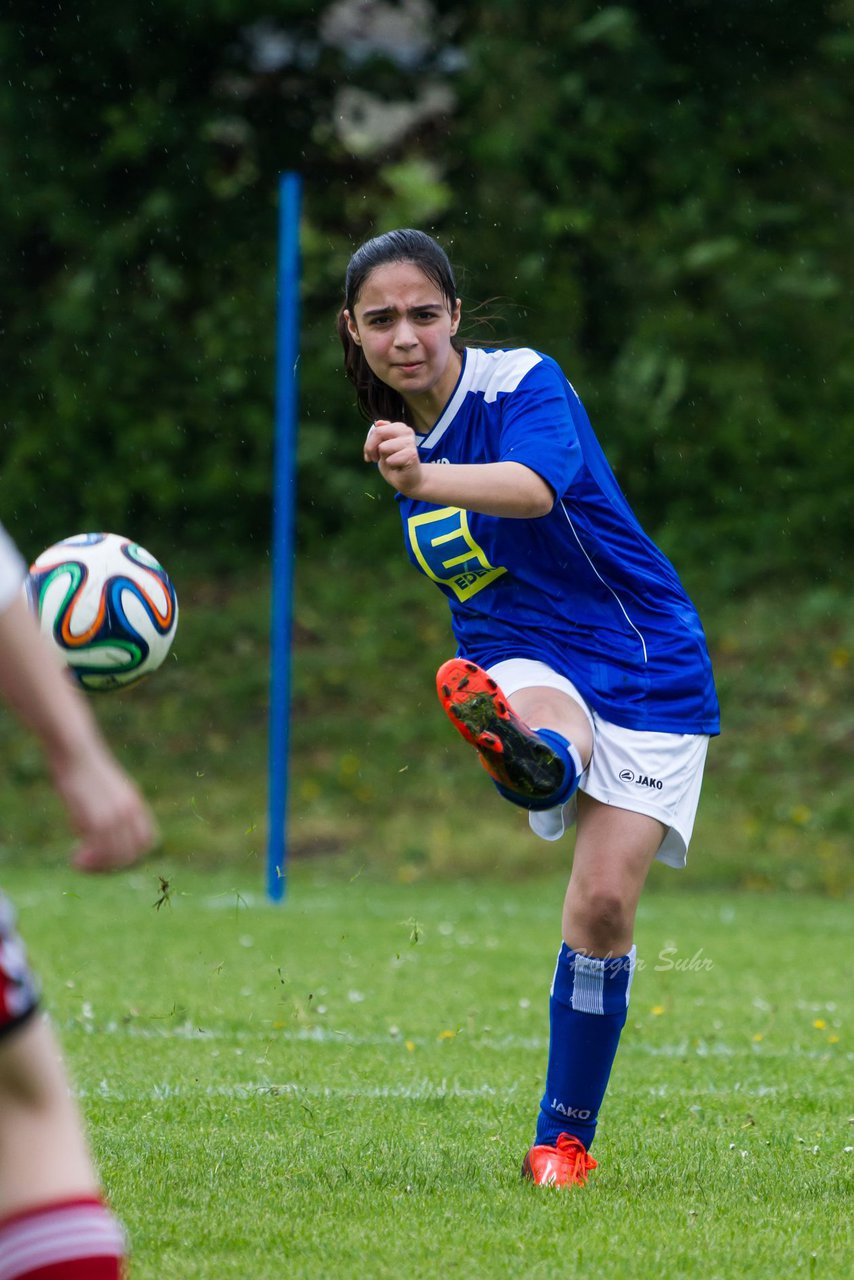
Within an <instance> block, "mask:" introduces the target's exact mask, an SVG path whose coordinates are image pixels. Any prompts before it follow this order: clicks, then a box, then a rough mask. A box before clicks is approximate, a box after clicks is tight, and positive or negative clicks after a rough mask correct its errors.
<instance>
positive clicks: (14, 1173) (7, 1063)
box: [0, 1013, 98, 1218]
mask: <svg viewBox="0 0 854 1280" xmlns="http://www.w3.org/2000/svg"><path fill="white" fill-rule="evenodd" d="M0 1117H2V1120H0V1218H3V1217H6V1216H7V1215H9V1214H12V1213H15V1212H17V1211H18V1210H19V1209H23V1208H28V1207H29V1206H30V1205H33V1204H38V1203H42V1202H50V1201H55V1200H64V1199H67V1198H69V1197H72V1196H93V1195H97V1194H98V1181H97V1178H96V1176H95V1170H94V1167H93V1164H92V1160H91V1157H90V1155H89V1150H88V1146H87V1144H86V1140H85V1137H84V1132H83V1125H82V1121H81V1119H80V1115H79V1112H78V1109H77V1105H76V1103H75V1101H74V1099H73V1098H72V1097H71V1094H70V1091H69V1087H68V1081H67V1078H66V1075H65V1071H64V1069H63V1067H62V1063H61V1061H60V1056H59V1046H58V1044H57V1042H56V1038H55V1037H54V1035H53V1032H52V1031H51V1029H50V1027H49V1026H48V1024H47V1022H46V1021H45V1019H44V1017H43V1016H42V1015H41V1014H39V1013H35V1014H34V1015H33V1016H32V1017H31V1018H30V1019H29V1021H28V1022H26V1023H24V1025H23V1026H22V1027H20V1028H18V1029H16V1030H14V1031H11V1032H9V1034H8V1035H7V1036H5V1037H4V1038H3V1039H2V1040H0Z"/></svg>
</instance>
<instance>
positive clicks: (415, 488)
mask: <svg viewBox="0 0 854 1280" xmlns="http://www.w3.org/2000/svg"><path fill="white" fill-rule="evenodd" d="M363 456H364V459H365V461H366V462H375V463H376V464H377V465H378V467H379V470H380V475H381V476H382V477H383V479H384V480H385V481H386V482H387V483H388V484H390V485H392V487H393V488H395V489H397V490H398V492H399V493H403V494H405V495H406V496H407V497H409V498H417V499H419V500H420V501H422V502H430V503H435V504H436V506H440V507H443V506H449V507H463V508H464V509H465V510H466V511H479V512H480V513H481V515H485V516H506V517H509V518H510V519H515V520H534V519H537V518H538V517H539V516H544V515H548V513H549V512H550V511H551V509H552V507H553V506H554V501H555V495H554V491H553V490H552V489H551V487H550V486H549V484H548V483H547V482H546V481H545V480H544V479H543V478H542V476H540V475H537V473H536V471H532V470H531V468H530V467H526V466H525V465H524V464H523V463H520V462H482V463H437V462H421V460H420V458H419V456H418V445H417V443H416V440H415V432H414V431H413V430H412V428H411V427H408V426H407V425H406V423H404V422H375V423H374V424H373V426H372V427H371V428H370V430H369V431H368V435H367V438H366V440H365V445H364V450H363Z"/></svg>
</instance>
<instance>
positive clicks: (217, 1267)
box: [0, 548, 854, 1280]
mask: <svg viewBox="0 0 854 1280" xmlns="http://www.w3.org/2000/svg"><path fill="white" fill-rule="evenodd" d="M161 554H162V553H161ZM170 567H172V568H173V572H174V573H175V576H176V580H177V583H178V589H179V595H180V597H181V604H182V620H181V624H180V630H179V634H178V639H177V641H176V644H175V648H174V655H173V657H172V658H170V660H169V663H168V665H167V667H166V668H165V669H164V670H163V671H162V672H160V673H158V675H157V676H156V677H155V678H154V679H152V680H151V681H150V683H148V684H145V685H143V686H141V687H140V688H139V689H137V690H131V691H129V692H128V693H127V694H124V695H116V696H108V697H104V698H101V699H98V700H97V702H96V705H97V709H98V714H99V717H100V718H101V720H102V722H103V724H104V725H105V728H106V730H107V732H108V734H109V737H110V740H111V742H112V743H113V744H114V745H115V747H116V749H117V751H118V753H119V754H120V755H121V756H122V758H123V759H125V760H126V761H127V762H128V763H129V764H130V765H131V767H132V768H133V770H134V772H135V773H136V774H137V776H138V777H139V778H140V780H141V781H142V783H143V785H144V787H145V789H146V791H147V793H148V794H149V796H150V797H151V799H152V801H153V803H154V807H155V809H156V811H157V815H158V818H159V820H160V823H161V825H162V828H163V834H164V841H163V846H162V848H161V849H160V850H159V851H158V852H157V853H156V854H155V855H154V856H153V857H152V858H151V859H150V861H149V862H148V863H147V864H146V865H145V866H144V867H142V868H139V869H137V870H135V871H134V872H132V873H129V874H127V875H124V876H121V877H119V878H117V879H114V880H107V881H103V880H90V879H83V878H80V877H75V876H74V875H73V874H72V873H71V872H70V871H68V870H67V869H66V866H65V860H66V857H67V851H68V846H69V840H68V836H67V833H66V830H65V826H64V823H63V821H62V819H61V814H60V812H59V810H58V807H57V805H56V802H55V801H54V800H53V798H52V797H51V796H50V794H49V789H48V787H47V785H46V779H45V774H44V767H43V763H42V760H41V757H40V755H39V753H38V751H37V749H36V747H35V745H34V744H33V743H32V741H30V740H29V739H27V738H25V737H21V736H19V735H17V734H16V733H15V731H14V729H13V727H12V726H11V724H10V722H9V721H8V719H6V718H5V717H0V749H2V751H3V755H4V769H5V776H6V778H7V781H8V783H9V785H8V786H7V787H6V788H4V795H3V808H2V815H0V883H2V884H3V886H4V888H5V889H6V891H7V892H8V893H9V894H10V896H12V898H13V899H14V900H15V902H16V904H17V905H18V907H19V910H20V914H21V917H22V926H23V930H24V933H25V936H26V938H27V940H28V942H29V945H30V949H31V951H32V953H33V956H34V960H35V962H36V966H37V968H38V969H39V971H40V973H41V974H42V977H43V979H44V982H45V987H46V992H47V1003H48V1005H49V1007H50V1008H51V1010H52V1012H53V1015H54V1017H55V1019H56V1021H57V1023H58V1025H59V1027H60V1030H61V1033H62V1038H63V1043H64V1044H65V1046H66V1050H67V1053H68V1057H69V1059H70V1063H71V1066H72V1069H73V1072H74V1075H75V1079H76V1081H77V1085H78V1087H79V1089H80V1091H81V1093H82V1096H83V1101H84V1106H85V1109H86V1113H87V1116H88V1117H89V1119H90V1122H91V1125H92V1132H93V1138H94V1142H95V1145H96V1148H97V1152H98V1156H99V1159H100V1162H101V1166H102V1169H103V1171H104V1175H105V1178H106V1181H107V1184H108V1187H109V1190H110V1194H111V1196H112V1198H113V1200H114V1202H115V1204H116V1206H117V1208H118V1209H119V1210H120V1212H121V1213H122V1215H123V1217H124V1218H125V1219H126V1221H127V1223H128V1225H129V1227H130V1230H131V1234H132V1237H133V1240H134V1245H135V1267H134V1273H133V1274H134V1280H146V1278H151V1280H153V1278H154V1277H157V1280H173V1277H174V1278H177V1277H181V1280H183V1278H184V1277H186V1278H187V1280H191V1278H193V1277H200V1278H201V1277H204V1278H210V1280H230V1278H232V1277H238V1276H240V1277H243V1276H249V1275H251V1276H258V1277H261V1280H267V1278H269V1280H274V1278H276V1280H277V1278H278V1277H280V1276H294V1277H303V1276H304V1277H316V1276H329V1277H338V1276H342V1277H343V1276H349V1275H351V1274H360V1275H363V1276H365V1277H367V1278H368V1280H372V1278H373V1277H378V1278H379V1277H397V1276H405V1277H425V1278H426V1277H432V1276H435V1275H437V1274H438V1273H439V1272H440V1271H441V1270H442V1269H445V1268H447V1269H450V1268H453V1269H454V1271H455V1272H456V1274H458V1275H460V1276H462V1277H472V1278H473V1280H478V1278H479V1277H481V1276H483V1277H486V1276H501V1277H504V1276H507V1277H513V1276H517V1275H518V1276H523V1275H524V1276H526V1277H537V1276H542V1277H553V1276H554V1275H559V1276H565V1275H566V1276H568V1275H588V1276H596V1277H598V1276H603V1277H615V1278H617V1280H619V1278H620V1277H626V1278H629V1277H630V1278H631V1280H645V1277H653V1276H655V1277H658V1276H661V1277H664V1278H665V1280H673V1278H678V1277H682V1276H686V1277H687V1276H696V1275H703V1277H704V1280H716V1278H717V1277H720V1278H721V1280H729V1277H742V1276H745V1277H763V1278H765V1277H767V1278H768V1280H772V1278H773V1280H777V1278H778V1277H780V1276H783V1275H789V1274H793V1275H796V1276H799V1275H803V1276H807V1277H813V1276H815V1277H833V1278H834V1280H835V1278H836V1277H839V1278H840V1280H841V1278H842V1277H848V1276H849V1275H851V1274H854V1251H852V1242H851V1236H850V1223H849V1219H850V1203H851V1202H850V1193H851V1178H850V1171H851V1167H852V1166H851V1161H852V1150H851V1148H852V1147H854V1096H852V1090H851V1078H852V1061H854V1046H852V1042H851V1025H852V997H851V991H852V986H854V983H852V979H854V973H852V953H851V945H850V901H849V897H850V890H851V888H852V885H854V867H852V856H851V850H852V841H851V833H852V823H851V810H852V804H854V794H852V779H851V770H850V763H849V762H850V753H849V751H848V747H849V745H850V737H851V732H852V727H854V713H852V706H851V699H850V694H849V686H850V668H851V653H852V652H854V606H852V603H851V601H850V599H848V598H846V597H845V596H843V595H842V594H834V593H832V592H830V591H824V590H823V591H815V592H811V593H807V594H802V595H800V596H799V597H796V598H793V599H791V600H790V599H787V598H783V597H781V596H780V595H776V596H772V595H766V596H757V597H756V598H754V599H751V600H750V601H729V602H719V603H718V604H717V605H716V606H712V605H708V604H707V606H706V607H705V608H704V609H703V613H704V618H705V621H706V624H707V630H708V633H709V638H710V643H711V648H712V652H713V657H714V661H715V666H716V671H717V676H718V683H719V689H720V693H721V701H722V707H723V718H724V727H725V736H724V737H723V738H722V739H721V740H720V742H716V743H714V744H713V746H712V750H711V753H710V759H709V765H708V769H707V780H706V785H705V790H704V797H703V802H702V804H701V810H700V817H699V821H698V825H697V829H696V831H695V839H694V843H693V845H692V850H691V857H690V862H689V867H688V870H687V871H686V872H684V873H675V872H671V871H669V870H667V869H665V868H662V867H655V868H654V869H653V872H652V874H651V877H650V884H649V888H648V891H647V894H646V896H645V898H644V900H643V902H642V904H641V913H640V918H639V929H638V939H637V941H638V946H639V953H640V957H641V961H642V964H643V967H642V969H641V971H640V972H639V973H638V975H637V978H636V981H635V985H634V987H633V995H632V1009H631V1012H630V1020H629V1024H628V1026H627V1029H626V1032H625V1034H624V1037H623V1044H622V1047H621V1050H620V1054H619V1057H618V1061H617V1066H616V1068H615V1073H614V1077H613V1081H612V1087H611V1090H610V1091H609V1095H608V1098H607V1099H606V1105H605V1108H604V1111H603V1118H602V1125H601V1128H600V1134H599V1137H598V1138H597V1142H596V1148H595V1154H596V1156H597V1158H598V1159H599V1160H600V1162H601V1167H600V1169H599V1170H598V1171H597V1172H596V1173H595V1174H594V1175H593V1177H592V1178H591V1181H590V1185H589V1186H588V1188H587V1189H586V1190H584V1191H581V1192H580V1193H576V1192H573V1193H572V1194H570V1195H561V1194H555V1193H553V1192H548V1191H541V1190H538V1189H535V1188H531V1187H530V1186H524V1185H521V1184H520V1182H519V1179H518V1167H519V1163H520V1160H521V1157H522V1155H523V1153H524V1150H525V1148H526V1147H527V1145H528V1143H529V1142H530V1139H531V1135H532V1130H533V1123H534V1118H535V1114H536V1107H537V1103H538V1100H539V1096H540V1092H541V1089H542V1081H543V1073H544V1067H545V1057H546V1048H547V1046H546V1027H547V991H548V984H549V980H550V977H551V972H552V968H553V964H554V955H555V952H556V949H557V944H558V940H559V938H558V929H559V909H560V901H561V898H562V892H563V884H564V881H565V876H566V872H567V870H568V863H569V856H570V852H571V846H570V845H569V843H568V842H560V843H559V844H557V845H549V846H546V845H544V844H543V843H542V842H540V841H537V840H536V839H534V838H533V837H532V836H530V834H529V833H528V832H527V827H526V823H525V818H524V815H522V814H521V813H519V814H517V813H515V812H514V811H512V810H511V809H510V808H509V807H508V806H504V805H502V804H501V803H499V802H498V801H497V799H496V798H495V796H494V795H493V793H492V790H491V787H490V785H489V782H488V780H487V779H486V778H485V776H481V772H480V771H479V770H478V769H477V767H476V764H475V763H474V762H473V760H472V759H471V758H470V754H469V753H468V752H467V751H466V750H465V749H464V748H463V747H462V746H461V745H460V744H459V743H458V742H457V741H456V739H454V738H453V737H452V735H449V732H448V729H447V726H446V724H445V723H444V720H443V717H442V716H441V713H440V712H439V709H438V704H437V703H436V701H435V697H434V694H433V687H432V680H433V672H434V670H435V667H436V665H437V664H438V662H439V661H441V660H442V659H443V658H444V657H446V656H448V654H449V653H450V645H449V641H448V630H447V623H446V619H445V613H444V605H443V604H442V602H441V601H440V600H438V599H437V598H435V597H434V594H433V593H431V592H430V590H429V589H428V588H426V587H425V585H424V584H423V583H422V582H420V581H419V580H418V579H417V578H416V577H415V575H412V574H410V573H408V572H407V570H406V567H405V566H403V565H402V564H399V563H398V561H397V560H390V561H389V563H388V565H387V566H385V564H384V569H383V576H382V580H381V581H380V579H379V578H378V575H377V574H376V572H375V571H374V569H372V568H371V567H370V566H355V565H353V564H351V563H347V562H344V561H342V560H340V559H339V558H338V553H337V552H336V551H335V550H334V548H333V549H331V551H330V554H329V555H328V556H327V557H325V558H324V559H323V560H314V561H312V560H303V561H301V565H300V574H299V578H298V587H297V600H296V627H295V641H296V647H295V655H294V668H293V693H294V696H293V720H292V723H293V734H292V748H293V749H292V775H291V806H290V809H291V812H290V822H289V854H290V858H289V865H290V868H291V884H290V891H289V896H288V901H287V903H286V904H285V906H284V907H282V908H278V909H277V908H271V907H269V906H268V905H267V904H265V903H264V902H263V901H262V900H261V893H262V888H263V882H264V856H265V829H264V816H265V808H266V785H267V783H266V735H267V705H266V700H267V628H268V603H267V596H266V582H265V578H264V576H263V574H262V573H261V572H260V571H259V572H257V573H254V572H253V573H252V574H248V575H247V576H245V577H243V578H241V579H240V580H232V581H230V582H217V583H213V582H211V581H210V580H209V579H205V578H204V577H197V576H196V575H194V574H193V573H192V572H190V571H189V570H187V572H186V574H184V573H182V572H181V571H180V566H177V567H173V566H170ZM689 585H690V584H689ZM164 886H168V887H164ZM158 903H159V905H155V904H158ZM846 1197H848V1198H846Z"/></svg>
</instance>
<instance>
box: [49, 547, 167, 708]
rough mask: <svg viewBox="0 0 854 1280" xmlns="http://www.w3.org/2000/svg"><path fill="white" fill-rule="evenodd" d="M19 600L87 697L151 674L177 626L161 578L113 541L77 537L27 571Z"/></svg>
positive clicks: (134, 551)
mask: <svg viewBox="0 0 854 1280" xmlns="http://www.w3.org/2000/svg"><path fill="white" fill-rule="evenodd" d="M26 591H27V596H28V598H29V600H30V604H31V607H32V608H33V611H34V612H35V613H36V614H37V616H38V619H39V623H40V626H41V630H42V633H43V634H44V635H45V636H47V637H48V639H49V640H51V641H52V643H53V645H54V647H55V648H56V650H57V652H58V653H59V655H60V657H61V659H62V661H63V662H64V663H65V664H66V666H67V667H68V668H69V669H70V671H71V672H72V674H73V675H74V676H75V677H76V679H77V681H78V682H79V683H80V684H81V685H83V687H84V688H85V689H89V690H103V689H118V688H127V686H128V685H131V684H135V683H136V681H137V680H141V679H142V678H143V676H147V675H149V674H150V673H151V672H152V671H156V670H157V668H158V667H159V666H160V665H161V663H162V662H163V660H164V658H165V657H166V655H167V654H168V652H169V649H170V646H171V644H172V641H173V639H174V637H175V630H176V628H177V626H178V598H177V596H176V595H175V588H174V587H173V585H172V582H171V581H170V579H169V575H168V574H167V573H166V570H165V569H164V568H163V566H162V565H161V564H159V563H158V561H157V560H155V558H154V556H152V555H151V554H150V553H149V552H148V551H146V550H145V548H144V547H141V546H140V545H139V544H138V543H136V542H132V541H131V540H130V538H123V537H121V536H120V535H119V534H117V533H78V534H75V535H74V537H71V538H63V540H62V541H61V542H57V543H55V544H54V545H53V546H52V547H48V548H47V550H46V551H43V552H42V553H41V555H40V556H39V557H38V559H36V560H35V561H34V562H33V564H32V565H31V566H30V574H29V578H28V579H27V584H26Z"/></svg>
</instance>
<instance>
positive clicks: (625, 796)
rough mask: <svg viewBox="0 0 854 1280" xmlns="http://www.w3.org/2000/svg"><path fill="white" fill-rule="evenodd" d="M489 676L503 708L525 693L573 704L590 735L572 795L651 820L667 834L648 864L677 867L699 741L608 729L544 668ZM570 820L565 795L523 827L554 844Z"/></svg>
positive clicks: (695, 793) (696, 792)
mask: <svg viewBox="0 0 854 1280" xmlns="http://www.w3.org/2000/svg"><path fill="white" fill-rule="evenodd" d="M489 674H490V675H491V676H492V678H493V680H496V681H497V682H498V684H499V685H500V686H501V689H502V691H503V693H504V694H505V695H506V696H507V698H508V699H510V700H511V701H512V699H513V695H514V693H518V692H519V690H520V689H529V688H532V687H537V688H542V687H545V688H548V689H559V690H560V691H561V692H562V693H566V694H568V695H569V696H570V697H571V698H574V699H575V701H576V702H577V703H579V705H580V706H581V708H582V710H583V711H584V713H585V715H586V716H587V718H588V720H589V721H590V725H591V728H592V730H593V754H592V756H591V758H590V763H589V764H588V766H587V768H586V769H585V770H584V772H583V773H582V774H581V778H580V781H579V784H578V787H579V790H580V791H583V792H584V793H585V795H588V796H591V797H592V798H593V799H594V800H599V801H601V803H602V804H611V805H615V806H616V807H617V808H619V809H629V810H630V811H631V812H633V813H644V814H646V815H647V816H648V817H650V818H657V819H658V821H659V822H662V823H663V824H664V825H665V826H666V827H667V829H668V830H667V834H666V835H665V837H664V839H663V840H662V842H661V846H660V848H659V850H658V853H657V854H656V855H655V856H656V858H658V860H659V861H660V862H665V863H667V865H668V866H670V867H684V866H685V862H686V858H687V854H688V845H689V844H690V841H691V832H692V831H693V829H694V818H695V817H696V814H697V805H698V804H699V801H700V788H701V786H702V782H703V766H704V764H705V761H706V751H707V750H708V746H709V738H708V735H707V734H704V733H648V732H646V731H645V730H638V729H623V728H621V727H620V725H617V724H611V722H610V721H609V720H603V719H602V717H601V716H600V715H599V714H598V713H597V712H596V711H594V710H593V709H592V708H591V707H589V706H588V705H587V703H586V702H585V700H584V698H583V696H582V695H581V694H580V693H579V691H578V689H576V687H575V685H574V684H573V683H572V681H571V680H567V679H566V677H565V676H561V675H558V673H557V672H556V671H553V670H552V669H551V667H549V666H547V664H546V663H545V662H536V661H533V660H532V659H530V658H508V659H507V660H506V661H504V662H498V663H496V665H495V666H494V667H490V668H489ZM533 727H534V728H539V726H538V725H535V726H533ZM575 814H576V796H575V795H573V796H572V797H571V798H570V799H569V800H568V801H567V802H566V804H565V805H562V806H559V807H558V808H556V809H543V810H539V811H536V810H532V811H530V812H529V814H528V820H529V822H530V824H531V830H532V831H534V832H535V833H536V835H538V836H541V837H542V839H543V840H559V839H560V837H561V836H562V835H563V833H564V831H565V830H566V828H567V826H571V825H572V824H573V823H574V822H575Z"/></svg>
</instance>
